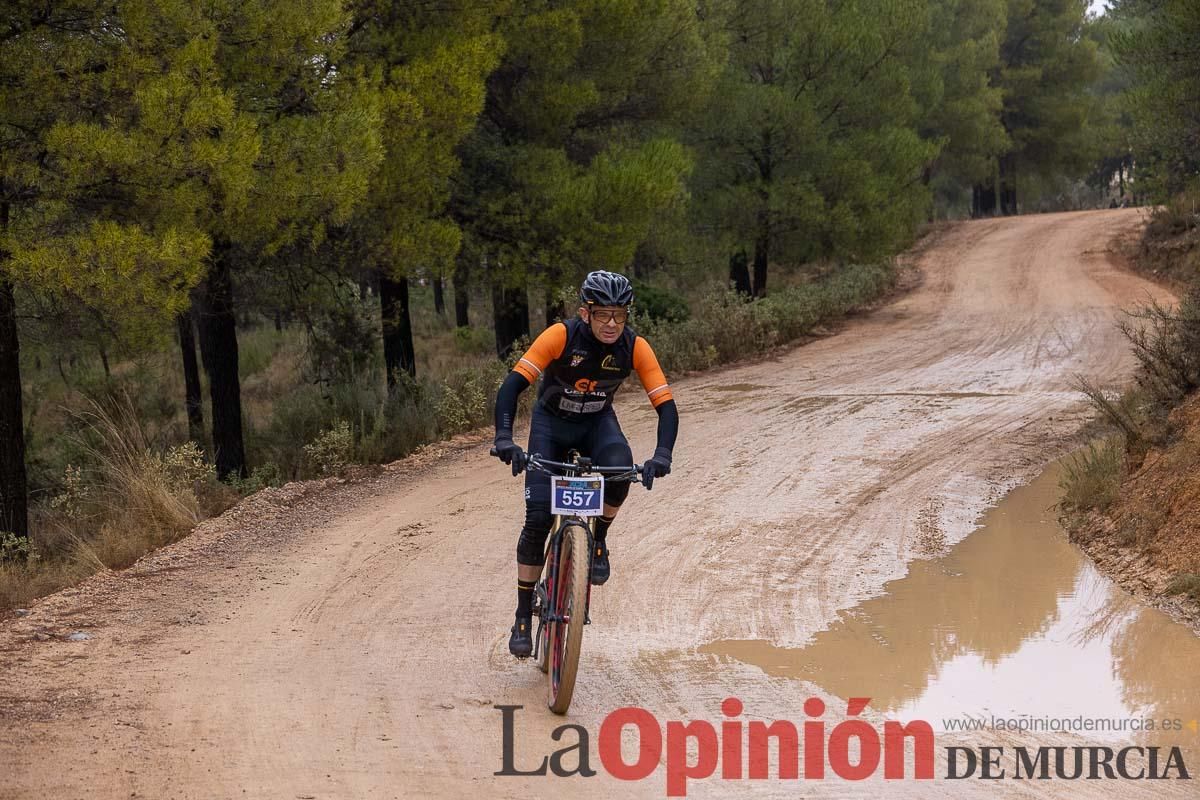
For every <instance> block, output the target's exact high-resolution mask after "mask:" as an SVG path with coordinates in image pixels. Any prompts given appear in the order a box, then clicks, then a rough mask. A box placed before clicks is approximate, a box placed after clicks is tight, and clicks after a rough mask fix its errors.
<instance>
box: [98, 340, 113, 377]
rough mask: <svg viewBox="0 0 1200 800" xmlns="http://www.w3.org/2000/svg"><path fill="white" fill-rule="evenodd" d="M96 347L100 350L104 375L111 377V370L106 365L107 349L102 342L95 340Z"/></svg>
mask: <svg viewBox="0 0 1200 800" xmlns="http://www.w3.org/2000/svg"><path fill="white" fill-rule="evenodd" d="M96 349H97V350H99V351H100V364H101V366H103V367H104V377H105V378H109V379H111V378H112V370H111V369H109V366H108V351H107V350H105V349H104V342H102V341H101V342H97V344H96Z"/></svg>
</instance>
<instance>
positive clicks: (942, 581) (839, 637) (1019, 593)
mask: <svg viewBox="0 0 1200 800" xmlns="http://www.w3.org/2000/svg"><path fill="white" fill-rule="evenodd" d="M1058 473H1059V470H1058V468H1057V467H1054V468H1051V469H1050V470H1047V472H1046V473H1044V474H1043V475H1042V476H1041V477H1039V478H1038V479H1037V480H1036V481H1034V482H1033V483H1032V484H1030V485H1028V486H1024V487H1021V488H1018V489H1016V490H1014V491H1013V492H1012V493H1010V494H1009V495H1008V497H1006V498H1005V500H1004V501H1003V502H1002V503H1001V504H1000V505H999V506H997V507H996V508H994V509H992V510H991V511H990V512H989V513H988V514H987V515H986V516H985V518H984V521H983V523H984V524H983V528H982V529H981V530H979V531H976V532H975V533H973V534H972V535H970V536H968V537H967V538H966V539H965V540H963V541H962V542H960V543H959V544H958V545H956V546H955V547H954V548H953V549H952V550H951V551H950V552H949V553H947V554H946V555H944V556H942V557H940V558H937V559H933V560H928V561H916V562H913V563H912V564H910V568H909V574H908V575H907V576H905V577H904V578H902V579H900V580H896V581H892V582H891V583H889V584H887V586H886V587H885V593H884V594H883V595H882V596H880V597H877V598H874V599H872V600H868V601H866V602H864V603H862V604H861V605H859V606H858V607H857V608H855V609H853V610H851V611H849V612H846V613H844V614H842V615H841V616H840V618H839V619H837V620H836V621H835V622H834V623H833V624H832V625H831V626H830V627H829V628H828V629H827V630H825V631H823V632H821V633H819V634H817V635H816V636H815V637H814V639H813V641H812V642H811V643H810V644H809V645H808V646H806V647H803V648H782V647H776V646H774V645H772V644H771V643H770V642H765V641H720V642H713V643H711V644H709V645H706V646H705V647H703V648H701V650H702V652H708V653H714V654H717V655H720V656H725V657H732V658H735V659H737V660H740V661H743V662H746V663H749V664H753V665H755V666H757V667H759V668H761V669H762V670H764V671H765V672H767V673H768V674H770V675H774V676H780V677H791V678H801V679H805V680H809V681H812V682H813V683H815V684H817V685H819V686H820V687H822V688H823V689H824V690H826V691H828V692H831V693H833V694H836V695H838V696H840V697H850V696H870V697H871V698H873V699H872V702H871V705H872V706H873V707H874V708H877V709H886V710H888V711H890V712H892V713H894V714H896V715H897V716H899V717H901V718H910V719H911V718H922V719H927V720H929V721H930V722H934V723H935V724H937V722H938V721H940V720H942V719H947V718H952V717H962V716H966V715H969V716H974V717H989V716H1004V717H1006V718H1014V717H1021V716H1037V717H1077V716H1084V717H1097V718H1100V717H1108V718H1127V717H1138V718H1143V719H1144V718H1155V719H1159V720H1161V719H1163V718H1168V717H1170V718H1174V717H1178V718H1180V719H1181V720H1182V721H1183V722H1184V724H1185V725H1186V724H1187V723H1189V722H1190V721H1191V720H1194V719H1196V718H1198V717H1200V639H1197V637H1196V636H1195V635H1193V634H1192V632H1191V631H1190V630H1188V629H1187V628H1185V627H1183V626H1181V625H1178V624H1176V623H1174V622H1173V621H1171V620H1170V619H1169V618H1167V617H1166V616H1165V615H1163V614H1162V613H1160V612H1158V611H1155V610H1153V609H1150V608H1147V607H1145V606H1143V605H1141V604H1140V603H1139V602H1137V601H1136V600H1134V599H1133V598H1131V597H1130V596H1129V595H1128V594H1126V593H1125V592H1123V591H1121V590H1120V589H1118V588H1117V587H1115V586H1114V585H1113V584H1112V582H1111V581H1109V580H1108V579H1107V578H1105V577H1104V576H1102V575H1100V574H1099V573H1098V572H1097V571H1096V569H1095V568H1094V567H1093V566H1092V564H1091V562H1090V561H1088V560H1087V559H1085V558H1084V557H1083V556H1082V555H1081V554H1080V553H1079V552H1078V551H1077V550H1076V549H1075V548H1074V547H1073V546H1072V545H1070V544H1069V543H1068V542H1067V540H1066V537H1065V535H1064V534H1063V533H1062V531H1061V530H1060V529H1059V527H1058V524H1057V522H1056V520H1055V513H1054V510H1053V504H1054V503H1055V501H1056V500H1057V498H1058V496H1059V490H1058V485H1057V484H1058ZM1113 736H1116V737H1117V738H1124V737H1125V735H1124V734H1110V735H1109V737H1107V738H1112V737H1113ZM1181 737H1182V738H1183V739H1187V741H1188V743H1191V740H1192V739H1193V738H1194V737H1195V733H1194V732H1193V731H1192V730H1191V729H1190V728H1185V730H1184V731H1183V732H1182V733H1180V734H1176V735H1175V736H1174V737H1168V738H1173V739H1174V740H1175V741H1176V743H1178V742H1179V740H1180V738H1181ZM1095 738H1106V737H1104V736H1099V737H1095ZM1156 738H1157V737H1156ZM1197 741H1200V739H1197Z"/></svg>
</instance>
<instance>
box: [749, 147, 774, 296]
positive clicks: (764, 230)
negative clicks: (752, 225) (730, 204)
mask: <svg viewBox="0 0 1200 800" xmlns="http://www.w3.org/2000/svg"><path fill="white" fill-rule="evenodd" d="M772 152H773V151H772V148H771V131H770V130H769V129H768V130H764V131H763V132H762V158H761V160H760V161H759V162H758V175H759V178H761V179H762V188H761V189H760V190H759V193H760V195H761V202H762V205H761V206H759V209H758V225H757V228H758V230H757V233H756V235H755V238H754V296H755V297H766V296H767V264H768V263H769V262H770V259H771V183H772V181H773V180H774V159H773V156H772Z"/></svg>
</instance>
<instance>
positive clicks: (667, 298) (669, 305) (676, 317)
mask: <svg viewBox="0 0 1200 800" xmlns="http://www.w3.org/2000/svg"><path fill="white" fill-rule="evenodd" d="M633 296H634V306H633V308H634V312H635V313H636V314H637V315H638V316H639V317H641V316H642V315H645V316H646V317H649V318H650V319H652V320H654V321H655V322H683V321H684V320H686V319H687V318H688V317H689V316H690V315H691V314H690V312H689V310H688V304H687V301H686V300H684V299H683V298H682V297H680V296H679V295H677V294H674V293H672V292H669V291H667V290H666V289H659V288H657V287H655V286H648V285H647V284H644V283H641V282H640V281H634V282H633Z"/></svg>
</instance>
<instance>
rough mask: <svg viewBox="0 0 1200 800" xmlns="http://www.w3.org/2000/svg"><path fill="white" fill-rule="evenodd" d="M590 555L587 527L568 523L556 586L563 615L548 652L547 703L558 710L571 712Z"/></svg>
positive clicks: (556, 606) (558, 608)
mask: <svg viewBox="0 0 1200 800" xmlns="http://www.w3.org/2000/svg"><path fill="white" fill-rule="evenodd" d="M589 555H590V554H589V553H588V531H587V528H586V527H584V526H582V525H578V524H574V525H567V526H566V527H565V528H564V529H563V532H562V544H561V547H560V549H559V552H558V569H557V570H556V572H557V576H556V577H557V579H556V580H555V581H554V584H555V585H554V586H553V587H552V591H553V593H554V599H553V606H554V613H555V616H557V617H559V619H558V620H557V621H555V622H553V623H552V624H551V626H550V630H549V642H548V644H549V648H548V653H547V656H548V658H547V660H548V661H549V667H550V674H549V677H550V681H549V684H550V686H549V694H548V697H547V703H546V704H547V705H548V706H549V707H550V710H551V711H553V712H554V713H555V714H565V713H567V709H568V708H570V707H571V696H572V695H573V694H574V692H575V678H576V675H577V674H578V672H579V652H580V650H581V649H582V647H583V626H584V623H585V622H586V621H587V600H588V577H589V576H588V571H589V568H588V567H589V563H590V562H589V560H588V556H589Z"/></svg>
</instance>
